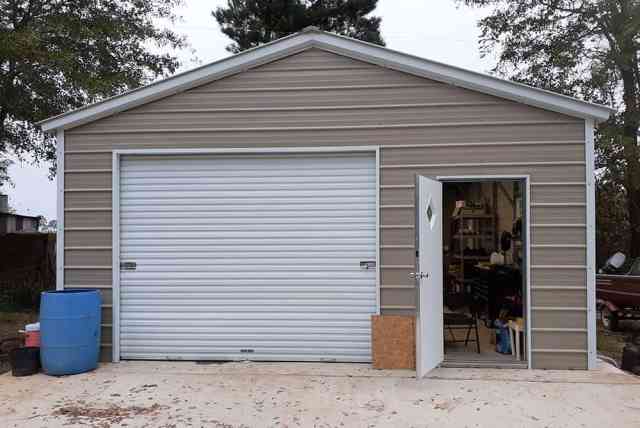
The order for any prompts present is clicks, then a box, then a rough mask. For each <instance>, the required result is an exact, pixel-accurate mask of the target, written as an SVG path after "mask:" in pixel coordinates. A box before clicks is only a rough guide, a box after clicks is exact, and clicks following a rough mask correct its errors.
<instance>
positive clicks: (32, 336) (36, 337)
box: [24, 331, 40, 348]
mask: <svg viewBox="0 0 640 428" xmlns="http://www.w3.org/2000/svg"><path fill="white" fill-rule="evenodd" d="M24 336H25V337H24V346H26V347H28V348H39V347H40V331H27V332H25V334H24Z"/></svg>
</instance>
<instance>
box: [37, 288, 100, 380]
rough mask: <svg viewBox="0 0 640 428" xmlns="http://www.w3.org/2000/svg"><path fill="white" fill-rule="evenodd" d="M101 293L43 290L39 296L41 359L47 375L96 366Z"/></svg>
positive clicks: (78, 370) (82, 370)
mask: <svg viewBox="0 0 640 428" xmlns="http://www.w3.org/2000/svg"><path fill="white" fill-rule="evenodd" d="M100 304H101V298H100V292H98V291H97V290H88V289H75V290H62V291H45V292H43V293H42V294H41V296H40V359H41V362H42V369H43V371H44V372H45V373H46V374H48V375H54V376H61V375H70V374H77V373H84V372H87V371H89V370H93V369H95V368H96V367H97V366H98V358H99V354H100Z"/></svg>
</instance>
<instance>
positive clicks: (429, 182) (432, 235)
mask: <svg viewBox="0 0 640 428" xmlns="http://www.w3.org/2000/svg"><path fill="white" fill-rule="evenodd" d="M416 203H417V204H416V206H417V212H416V240H417V248H418V260H417V265H418V272H416V273H415V274H413V276H415V278H416V285H417V290H418V302H417V314H416V375H417V377H418V378H422V377H424V376H425V375H426V374H427V373H428V372H429V371H431V370H432V369H434V368H435V367H437V366H438V365H439V364H440V363H441V362H442V360H443V359H444V337H443V326H442V324H443V321H442V309H443V301H442V281H443V271H442V270H443V267H442V220H443V215H442V209H443V205H442V183H441V182H439V181H436V180H433V179H430V178H426V177H422V176H418V177H417V180H416Z"/></svg>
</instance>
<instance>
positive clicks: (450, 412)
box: [0, 362, 640, 428]
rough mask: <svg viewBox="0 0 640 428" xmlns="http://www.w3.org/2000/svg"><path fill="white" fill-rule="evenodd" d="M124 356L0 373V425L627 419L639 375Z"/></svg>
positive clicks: (583, 423) (632, 422) (631, 418)
mask: <svg viewBox="0 0 640 428" xmlns="http://www.w3.org/2000/svg"><path fill="white" fill-rule="evenodd" d="M412 375H413V373H412V372H410V371H379V370H373V369H371V368H369V366H368V365H362V364H360V365H358V364H313V363H287V364H285V363H226V364H207V365H201V364H196V363H186V362H185V363H168V362H126V363H119V364H105V365H103V366H101V367H100V368H99V369H98V370H96V371H94V372H92V373H86V374H82V375H76V376H69V377H60V378H55V377H47V376H45V375H42V374H40V375H36V376H31V377H26V378H13V377H11V376H9V375H8V374H5V375H3V376H0V402H1V403H3V405H2V406H0V420H2V421H3V426H6V427H38V428H40V427H62V426H64V427H80V426H82V427H96V428H106V427H120V426H122V427H124V426H126V427H164V428H174V427H176V428H177V427H188V426H194V427H218V428H222V427H225V428H239V427H435V426H437V427H529V426H531V427H602V426H616V427H631V426H638V421H640V380H639V379H638V378H636V377H634V376H630V375H627V374H624V373H622V372H620V371H618V370H617V369H614V368H612V367H610V366H609V367H605V366H604V365H603V366H602V368H601V369H600V370H596V371H592V372H586V371H574V372H564V371H537V370H530V371H527V370H486V369H484V370H480V369H437V370H435V371H434V372H432V375H431V377H430V378H428V379H422V380H419V381H418V380H416V379H414V378H412Z"/></svg>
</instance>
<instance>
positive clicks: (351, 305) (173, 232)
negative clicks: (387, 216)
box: [120, 153, 377, 362]
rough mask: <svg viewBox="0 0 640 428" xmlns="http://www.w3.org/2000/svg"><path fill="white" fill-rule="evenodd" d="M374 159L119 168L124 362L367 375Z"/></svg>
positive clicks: (247, 159)
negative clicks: (231, 364) (291, 364)
mask: <svg viewBox="0 0 640 428" xmlns="http://www.w3.org/2000/svg"><path fill="white" fill-rule="evenodd" d="M375 260H376V160H375V155H374V154H373V153H371V154H369V153H366V154H365V153H353V154H324V153H323V154H319V153H315V154H292V155H286V156H285V155H282V154H280V155H260V156H257V155H197V156H195V155H194V156H191V155H189V156H167V155H157V156H138V155H135V156H134V155H131V156H122V157H121V160H120V263H121V271H120V355H121V358H123V359H176V360H177V359H187V360H237V359H252V360H280V361H324V360H329V361H363V362H366V361H370V360H371V333H370V322H371V321H370V318H371V315H372V314H374V313H376V311H377V289H376V269H375V268H373V266H372V267H371V269H366V268H364V267H363V266H362V265H361V262H367V261H371V262H373V261H375Z"/></svg>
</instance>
